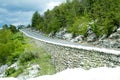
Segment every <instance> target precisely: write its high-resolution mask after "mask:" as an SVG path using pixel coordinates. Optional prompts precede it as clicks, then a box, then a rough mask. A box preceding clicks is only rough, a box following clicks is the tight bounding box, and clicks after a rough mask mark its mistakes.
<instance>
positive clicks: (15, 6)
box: [0, 0, 65, 25]
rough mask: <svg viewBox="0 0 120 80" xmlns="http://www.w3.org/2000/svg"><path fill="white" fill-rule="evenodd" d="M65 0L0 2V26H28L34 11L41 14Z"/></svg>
mask: <svg viewBox="0 0 120 80" xmlns="http://www.w3.org/2000/svg"><path fill="white" fill-rule="evenodd" d="M63 1H65V0H0V3H1V5H0V19H2V21H1V20H0V25H1V24H2V25H3V24H22V23H23V24H28V23H30V22H31V18H32V14H33V13H34V12H35V11H39V12H40V13H43V12H44V11H46V10H47V9H50V10H51V9H53V7H54V6H57V5H59V4H60V3H61V2H63Z"/></svg>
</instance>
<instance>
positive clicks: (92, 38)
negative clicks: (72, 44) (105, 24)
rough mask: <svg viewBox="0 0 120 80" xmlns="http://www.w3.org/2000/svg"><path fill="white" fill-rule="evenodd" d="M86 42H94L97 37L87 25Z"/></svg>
mask: <svg viewBox="0 0 120 80" xmlns="http://www.w3.org/2000/svg"><path fill="white" fill-rule="evenodd" d="M87 34H88V36H87V42H94V41H95V40H96V38H97V36H96V34H95V33H94V32H93V31H92V29H91V27H88V31H87Z"/></svg>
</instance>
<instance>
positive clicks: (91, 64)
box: [35, 40, 120, 72]
mask: <svg viewBox="0 0 120 80" xmlns="http://www.w3.org/2000/svg"><path fill="white" fill-rule="evenodd" d="M35 41H36V42H37V43H39V45H40V47H42V48H43V49H44V50H46V51H47V52H48V53H50V54H51V56H52V61H53V63H54V65H55V68H56V71H57V72H58V71H62V70H64V69H66V68H78V67H81V68H84V69H90V68H96V67H103V66H107V67H115V66H120V56H119V55H115V54H106V53H104V52H98V51H88V50H84V49H77V48H71V47H66V46H60V45H55V44H51V43H47V42H43V41H40V40H35Z"/></svg>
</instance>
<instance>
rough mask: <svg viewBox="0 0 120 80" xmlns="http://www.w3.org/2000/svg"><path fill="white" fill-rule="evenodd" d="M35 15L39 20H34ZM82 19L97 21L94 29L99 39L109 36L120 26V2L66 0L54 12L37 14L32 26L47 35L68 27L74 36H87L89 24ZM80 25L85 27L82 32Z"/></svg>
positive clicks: (108, 0) (48, 11)
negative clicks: (105, 35)
mask: <svg viewBox="0 0 120 80" xmlns="http://www.w3.org/2000/svg"><path fill="white" fill-rule="evenodd" d="M35 14H36V16H37V15H38V16H39V19H38V18H34V17H35ZM81 17H85V18H86V20H89V22H91V21H95V20H97V22H96V23H95V25H94V24H93V25H92V28H93V31H94V32H95V33H96V35H97V36H98V37H99V36H101V35H103V34H107V35H108V36H109V35H110V34H111V33H112V32H113V28H114V27H116V26H117V27H119V26H120V0H104V1H101V0H71V1H69V0H66V3H62V4H61V5H59V6H56V7H55V8H54V9H53V10H47V11H46V12H45V13H44V15H43V16H40V15H39V14H38V13H37V12H35V13H34V14H33V18H32V25H33V23H34V24H35V25H34V28H37V29H39V30H41V31H43V32H45V33H50V32H57V31H58V30H59V29H60V28H65V27H67V29H68V31H70V32H72V33H74V34H84V35H86V28H87V27H85V26H86V25H88V24H87V23H86V21H85V22H84V18H81ZM81 21H83V22H81ZM79 25H84V26H83V27H82V28H81V30H80V29H78V27H79ZM83 28H85V29H83ZM82 30H84V31H85V33H84V31H82ZM81 32H82V33H81Z"/></svg>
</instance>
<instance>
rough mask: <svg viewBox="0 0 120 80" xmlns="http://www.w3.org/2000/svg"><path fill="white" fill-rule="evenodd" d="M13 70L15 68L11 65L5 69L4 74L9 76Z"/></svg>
mask: <svg viewBox="0 0 120 80" xmlns="http://www.w3.org/2000/svg"><path fill="white" fill-rule="evenodd" d="M15 71H16V70H15V68H13V67H11V68H9V69H7V70H6V71H5V74H6V76H9V75H11V74H12V73H14V72H15Z"/></svg>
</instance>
